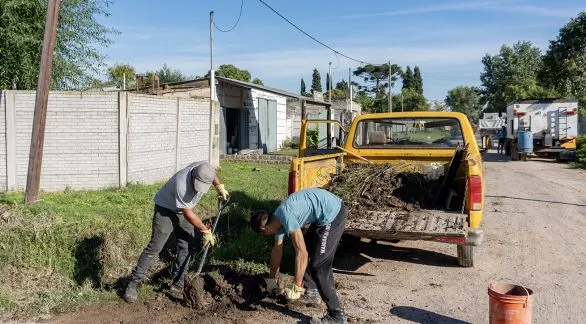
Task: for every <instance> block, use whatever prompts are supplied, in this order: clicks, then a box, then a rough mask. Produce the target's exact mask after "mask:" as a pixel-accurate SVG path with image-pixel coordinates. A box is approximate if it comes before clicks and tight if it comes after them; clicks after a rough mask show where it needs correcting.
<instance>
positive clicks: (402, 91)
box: [401, 91, 404, 112]
mask: <svg viewBox="0 0 586 324" xmlns="http://www.w3.org/2000/svg"><path fill="white" fill-rule="evenodd" d="M403 111H404V110H403V91H401V112H403Z"/></svg>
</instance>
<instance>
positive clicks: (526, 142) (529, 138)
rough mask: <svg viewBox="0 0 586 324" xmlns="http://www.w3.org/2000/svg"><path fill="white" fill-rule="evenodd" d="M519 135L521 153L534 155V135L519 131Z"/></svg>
mask: <svg viewBox="0 0 586 324" xmlns="http://www.w3.org/2000/svg"><path fill="white" fill-rule="evenodd" d="M517 135H518V137H517V138H518V140H519V143H518V151H519V153H533V133H531V132H529V131H519V132H518V134H517Z"/></svg>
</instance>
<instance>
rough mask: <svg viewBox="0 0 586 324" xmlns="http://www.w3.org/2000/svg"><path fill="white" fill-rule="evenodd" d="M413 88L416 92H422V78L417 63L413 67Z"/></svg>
mask: <svg viewBox="0 0 586 324" xmlns="http://www.w3.org/2000/svg"><path fill="white" fill-rule="evenodd" d="M413 88H414V89H415V91H417V93H419V94H423V78H421V71H420V70H419V66H417V65H416V66H415V68H414V69H413Z"/></svg>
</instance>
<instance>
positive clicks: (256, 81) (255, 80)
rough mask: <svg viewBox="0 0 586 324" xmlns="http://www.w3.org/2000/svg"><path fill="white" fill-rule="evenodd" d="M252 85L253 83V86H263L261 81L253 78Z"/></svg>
mask: <svg viewBox="0 0 586 324" xmlns="http://www.w3.org/2000/svg"><path fill="white" fill-rule="evenodd" d="M252 83H254V84H258V85H264V84H263V83H262V80H261V79H259V78H254V80H252Z"/></svg>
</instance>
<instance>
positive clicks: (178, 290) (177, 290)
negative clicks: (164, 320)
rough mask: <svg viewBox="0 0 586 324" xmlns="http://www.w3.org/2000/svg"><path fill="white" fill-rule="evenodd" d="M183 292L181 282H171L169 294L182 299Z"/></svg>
mask: <svg viewBox="0 0 586 324" xmlns="http://www.w3.org/2000/svg"><path fill="white" fill-rule="evenodd" d="M183 292H184V288H183V284H181V285H178V284H173V285H171V288H169V294H170V295H171V296H173V297H174V298H177V299H183Z"/></svg>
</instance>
